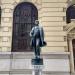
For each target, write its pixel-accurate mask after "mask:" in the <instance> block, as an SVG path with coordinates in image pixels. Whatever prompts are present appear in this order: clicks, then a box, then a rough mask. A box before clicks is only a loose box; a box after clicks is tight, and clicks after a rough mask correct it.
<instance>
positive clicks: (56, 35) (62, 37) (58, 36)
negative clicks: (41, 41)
mask: <svg viewBox="0 0 75 75" xmlns="http://www.w3.org/2000/svg"><path fill="white" fill-rule="evenodd" d="M67 1H68V0H42V10H41V11H42V14H41V16H42V25H43V26H44V30H45V40H46V41H47V46H46V47H44V48H43V49H42V51H43V52H64V51H67V40H66V39H67V37H66V31H64V26H66V20H65V17H66V8H67V4H68V3H67Z"/></svg>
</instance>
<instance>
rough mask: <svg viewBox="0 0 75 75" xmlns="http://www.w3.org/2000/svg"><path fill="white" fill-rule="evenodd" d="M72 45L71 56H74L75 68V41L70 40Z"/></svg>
mask: <svg viewBox="0 0 75 75" xmlns="http://www.w3.org/2000/svg"><path fill="white" fill-rule="evenodd" d="M72 45H73V56H74V66H75V39H73V40H72Z"/></svg>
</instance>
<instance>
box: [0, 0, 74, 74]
mask: <svg viewBox="0 0 75 75" xmlns="http://www.w3.org/2000/svg"><path fill="white" fill-rule="evenodd" d="M74 2H75V1H74V0H73V1H72V0H0V7H1V23H0V66H1V65H2V66H1V67H0V74H1V75H18V74H19V75H31V71H32V66H31V58H33V56H34V54H33V52H32V50H31V49H30V46H29V44H30V37H29V35H28V34H29V32H30V30H31V28H32V27H33V25H34V21H35V20H37V19H38V20H39V22H40V25H42V26H43V28H44V33H45V41H46V42H47V46H45V47H43V48H42V49H41V56H42V57H43V58H44V69H43V75H50V74H51V75H70V74H74V72H75V51H74V50H75V49H74V47H75V25H74V24H75V20H74V19H72V20H71V23H67V22H66V17H67V16H66V12H67V9H68V7H70V6H71V5H72V4H74Z"/></svg>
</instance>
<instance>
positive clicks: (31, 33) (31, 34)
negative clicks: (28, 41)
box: [30, 27, 34, 37]
mask: <svg viewBox="0 0 75 75" xmlns="http://www.w3.org/2000/svg"><path fill="white" fill-rule="evenodd" d="M33 34H34V27H33V28H32V30H31V32H30V36H31V37H32V36H33Z"/></svg>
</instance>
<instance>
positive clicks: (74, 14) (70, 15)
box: [66, 4, 75, 23]
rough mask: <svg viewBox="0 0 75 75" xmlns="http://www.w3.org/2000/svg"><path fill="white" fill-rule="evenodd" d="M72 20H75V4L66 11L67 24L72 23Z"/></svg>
mask: <svg viewBox="0 0 75 75" xmlns="http://www.w3.org/2000/svg"><path fill="white" fill-rule="evenodd" d="M71 19H75V4H73V5H71V6H69V7H68V8H67V11H66V22H67V23H71Z"/></svg>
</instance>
